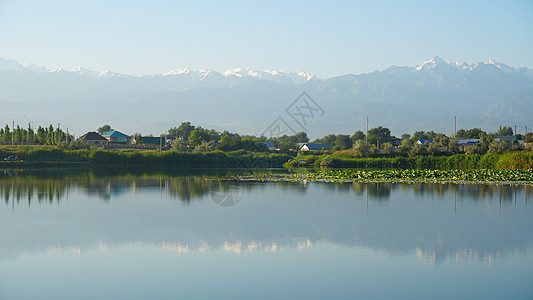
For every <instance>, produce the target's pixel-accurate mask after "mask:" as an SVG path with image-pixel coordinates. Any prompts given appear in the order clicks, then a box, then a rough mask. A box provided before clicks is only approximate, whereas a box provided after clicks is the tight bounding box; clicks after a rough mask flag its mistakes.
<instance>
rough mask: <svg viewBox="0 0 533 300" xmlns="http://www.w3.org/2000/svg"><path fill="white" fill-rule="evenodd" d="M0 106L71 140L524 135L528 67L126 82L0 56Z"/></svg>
mask: <svg viewBox="0 0 533 300" xmlns="http://www.w3.org/2000/svg"><path fill="white" fill-rule="evenodd" d="M304 91H305V92H307V94H308V95H309V96H310V97H312V99H313V100H314V101H315V102H316V104H318V105H319V106H320V108H322V109H323V111H324V114H323V115H321V116H319V115H315V116H314V119H308V122H307V123H306V124H304V126H301V125H302V124H301V123H300V124H299V123H297V122H295V121H294V120H293V119H292V118H291V116H290V115H289V114H288V113H287V112H286V109H287V108H288V107H289V106H290V105H291V103H293V101H294V100H296V99H297V98H298V96H300V94H301V93H302V92H304ZM0 105H1V107H2V109H0V121H2V122H3V123H8V122H9V123H10V122H11V121H12V120H13V119H15V122H16V123H17V124H19V125H21V126H24V127H26V126H27V123H28V122H33V123H34V124H36V125H37V124H39V125H48V124H54V126H56V125H57V123H61V124H62V125H61V127H62V128H69V130H70V131H71V132H74V133H75V134H77V135H80V134H83V133H85V132H86V131H91V130H95V129H96V128H98V127H99V126H101V125H103V124H110V125H111V126H112V127H113V128H116V129H118V130H121V131H123V132H124V133H128V134H132V133H134V132H140V133H142V134H150V133H152V134H159V133H162V132H165V131H166V130H168V129H169V128H171V127H173V126H178V125H179V124H180V123H181V122H183V121H191V122H192V123H193V124H195V125H200V126H203V127H207V128H214V129H217V130H225V129H227V130H230V131H234V132H239V133H243V134H255V135H259V134H261V133H263V132H264V131H265V129H266V128H267V127H269V125H270V124H271V123H272V122H274V121H275V120H276V119H277V118H278V117H281V119H283V120H284V121H285V122H286V123H287V125H289V127H291V128H292V129H293V130H294V131H307V132H308V134H309V136H310V137H313V138H314V137H321V136H323V135H325V134H328V133H346V134H353V132H355V131H356V130H364V129H365V127H366V117H369V126H370V127H371V128H372V127H377V126H380V125H381V126H385V127H388V128H390V129H391V130H392V133H393V134H395V135H401V134H402V133H413V132H414V131H415V130H435V131H439V132H444V133H446V134H450V133H451V132H452V130H453V117H454V116H457V126H458V129H459V128H472V127H481V128H483V129H484V130H486V131H496V130H497V128H498V126H499V125H506V126H515V125H517V126H518V127H519V130H518V132H519V133H523V132H524V127H525V126H531V127H530V128H533V122H531V120H532V118H531V116H532V115H533V70H531V69H526V68H513V67H510V66H507V65H505V64H503V63H499V62H495V61H492V60H490V61H487V62H480V63H473V64H469V63H456V62H447V61H445V60H443V59H441V58H439V57H434V58H433V59H430V60H428V61H425V62H423V63H421V64H419V65H418V66H411V67H407V66H404V67H398V66H391V67H389V68H387V69H385V70H382V71H375V72H372V73H367V74H361V75H352V74H348V75H342V76H337V77H332V78H318V77H317V76H314V75H312V74H309V73H305V72H288V71H256V70H251V69H233V70H228V71H225V72H222V73H219V72H216V71H213V70H200V71H195V70H189V69H178V70H174V71H170V72H168V73H165V74H155V75H145V76H132V75H125V74H119V73H114V72H111V71H103V72H97V71H92V70H88V69H85V68H82V67H80V68H77V69H75V70H70V71H69V70H64V69H57V70H48V69H46V68H44V67H38V66H35V65H33V64H30V65H28V66H23V65H21V64H19V63H18V62H16V61H15V60H10V59H0ZM2 126H3V125H2ZM288 133H290V132H288Z"/></svg>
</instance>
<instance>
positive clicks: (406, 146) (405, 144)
mask: <svg viewBox="0 0 533 300" xmlns="http://www.w3.org/2000/svg"><path fill="white" fill-rule="evenodd" d="M412 147H413V142H412V141H411V140H409V139H403V140H402V141H401V142H400V146H398V149H399V150H400V153H403V154H407V153H409V151H410V150H411V148H412Z"/></svg>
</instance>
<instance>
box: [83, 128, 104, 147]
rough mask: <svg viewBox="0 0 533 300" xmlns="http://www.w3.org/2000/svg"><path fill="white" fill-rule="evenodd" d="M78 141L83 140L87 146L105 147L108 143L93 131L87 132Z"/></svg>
mask: <svg viewBox="0 0 533 300" xmlns="http://www.w3.org/2000/svg"><path fill="white" fill-rule="evenodd" d="M78 140H84V141H85V142H86V143H87V144H89V145H94V146H99V145H106V144H107V143H108V142H109V141H108V140H107V139H106V138H105V137H103V136H101V135H99V134H98V133H96V132H94V131H89V132H87V133H86V134H84V135H82V136H80V137H79V138H78Z"/></svg>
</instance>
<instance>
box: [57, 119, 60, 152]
mask: <svg viewBox="0 0 533 300" xmlns="http://www.w3.org/2000/svg"><path fill="white" fill-rule="evenodd" d="M60 130H61V123H57V145H58V146H59V132H60Z"/></svg>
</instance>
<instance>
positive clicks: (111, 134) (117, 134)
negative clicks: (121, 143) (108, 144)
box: [102, 130, 129, 137]
mask: <svg viewBox="0 0 533 300" xmlns="http://www.w3.org/2000/svg"><path fill="white" fill-rule="evenodd" d="M102 136H103V137H129V136H128V135H125V134H124V133H122V132H120V131H116V130H111V131H110V132H107V133H105V134H103V135H102Z"/></svg>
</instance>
